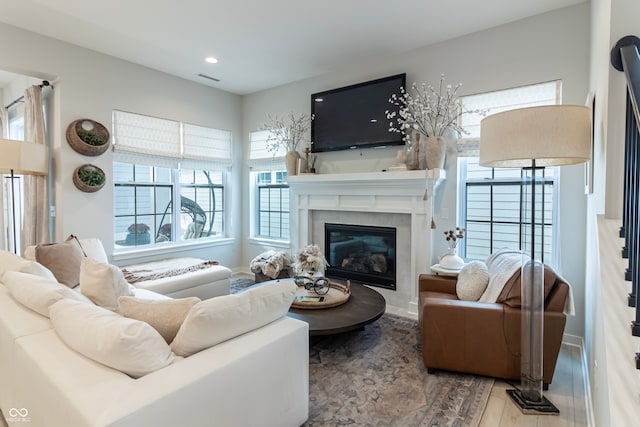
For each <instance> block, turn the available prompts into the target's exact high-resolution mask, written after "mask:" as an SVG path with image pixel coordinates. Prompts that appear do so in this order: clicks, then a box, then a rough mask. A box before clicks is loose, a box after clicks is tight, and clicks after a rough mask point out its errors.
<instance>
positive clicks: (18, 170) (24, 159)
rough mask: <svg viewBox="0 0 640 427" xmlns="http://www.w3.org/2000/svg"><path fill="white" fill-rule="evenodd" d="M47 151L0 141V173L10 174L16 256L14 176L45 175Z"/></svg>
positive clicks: (34, 144)
mask: <svg viewBox="0 0 640 427" xmlns="http://www.w3.org/2000/svg"><path fill="white" fill-rule="evenodd" d="M48 162H49V158H48V151H47V146H46V145H44V144H36V143H34V142H25V141H16V140H12V139H0V173H10V174H11V218H12V223H13V229H12V231H13V252H14V253H16V254H17V252H18V251H17V247H18V245H17V236H16V234H17V226H16V193H15V186H14V179H15V176H14V175H15V174H18V175H46V174H47V171H48Z"/></svg>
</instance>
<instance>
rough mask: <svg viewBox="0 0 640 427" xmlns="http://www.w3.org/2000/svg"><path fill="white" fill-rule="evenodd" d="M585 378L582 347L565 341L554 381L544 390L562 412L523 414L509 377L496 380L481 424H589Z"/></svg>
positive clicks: (543, 426) (556, 426)
mask: <svg viewBox="0 0 640 427" xmlns="http://www.w3.org/2000/svg"><path fill="white" fill-rule="evenodd" d="M584 380H585V379H584V374H583V370H582V362H581V358H580V350H579V349H578V347H575V346H571V345H566V344H563V345H562V348H561V350H560V355H559V356H558V363H557V365H556V372H555V375H554V378H553V384H551V385H550V386H549V390H548V391H545V392H544V396H545V397H546V398H547V399H549V400H550V401H551V403H553V404H554V405H556V407H557V408H558V409H559V410H560V415H559V416H558V415H524V414H522V412H520V409H519V408H518V407H517V406H516V405H515V404H514V403H513V402H512V401H511V398H509V396H508V395H507V393H506V391H505V390H506V389H510V388H513V387H512V386H511V385H509V384H507V383H506V382H505V381H500V380H496V382H495V384H494V386H493V389H492V390H491V396H489V402H488V403H487V407H486V408H485V410H484V414H483V415H482V420H481V421H480V427H516V426H517V427H520V426H523V427H560V426H563V427H564V426H572V427H581V426H588V425H589V423H588V421H587V420H588V417H587V407H586V401H585V382H584Z"/></svg>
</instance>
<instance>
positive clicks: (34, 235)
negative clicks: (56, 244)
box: [20, 86, 49, 248]
mask: <svg viewBox="0 0 640 427" xmlns="http://www.w3.org/2000/svg"><path fill="white" fill-rule="evenodd" d="M24 140H25V141H30V142H35V143H36V144H46V136H45V131H44V114H43V111H42V88H41V87H40V86H31V87H30V88H28V89H27V90H26V91H25V92H24ZM48 242H49V208H48V197H47V177H46V176H33V175H25V177H24V222H23V226H22V238H21V245H20V247H21V248H26V247H27V246H29V245H36V244H38V243H48Z"/></svg>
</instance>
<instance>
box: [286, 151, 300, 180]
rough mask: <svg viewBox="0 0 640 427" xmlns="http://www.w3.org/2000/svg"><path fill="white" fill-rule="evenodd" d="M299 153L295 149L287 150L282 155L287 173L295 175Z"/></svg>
mask: <svg viewBox="0 0 640 427" xmlns="http://www.w3.org/2000/svg"><path fill="white" fill-rule="evenodd" d="M299 158H300V155H299V154H298V152H297V151H287V154H285V156H284V162H285V166H286V168H287V175H288V176H294V175H296V172H297V171H296V168H297V166H298V159H299Z"/></svg>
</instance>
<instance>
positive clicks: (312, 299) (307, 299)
mask: <svg viewBox="0 0 640 427" xmlns="http://www.w3.org/2000/svg"><path fill="white" fill-rule="evenodd" d="M296 301H298V302H323V301H324V297H322V296H315V295H298V296H297V297H296Z"/></svg>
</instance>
